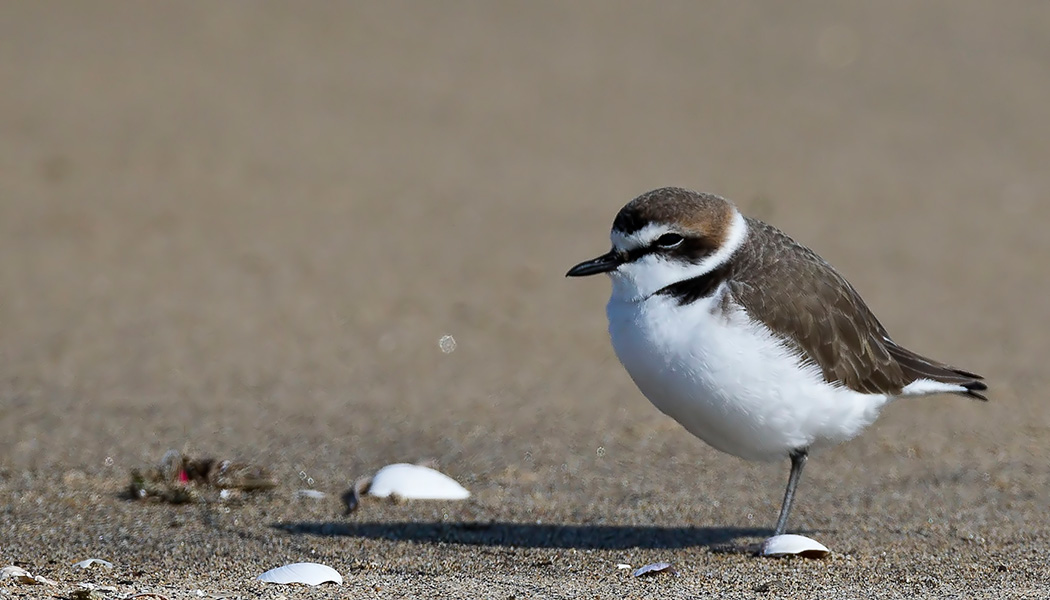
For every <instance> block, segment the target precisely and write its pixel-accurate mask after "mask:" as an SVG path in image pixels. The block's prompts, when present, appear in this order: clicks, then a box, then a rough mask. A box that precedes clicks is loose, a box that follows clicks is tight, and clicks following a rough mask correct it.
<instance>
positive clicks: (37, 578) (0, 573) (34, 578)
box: [0, 565, 58, 585]
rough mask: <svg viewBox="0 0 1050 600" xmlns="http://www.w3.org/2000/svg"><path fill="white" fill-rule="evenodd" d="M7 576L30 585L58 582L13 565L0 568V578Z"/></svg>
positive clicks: (54, 583) (55, 583)
mask: <svg viewBox="0 0 1050 600" xmlns="http://www.w3.org/2000/svg"><path fill="white" fill-rule="evenodd" d="M9 577H10V578H13V579H14V580H15V581H17V582H18V583H27V584H30V585H58V582H56V581H52V580H50V579H48V578H47V577H44V576H43V575H33V574H32V573H30V572H29V571H26V570H25V569H23V568H22V567H16V566H14V565H11V566H9V567H4V568H3V569H0V579H7V578H9Z"/></svg>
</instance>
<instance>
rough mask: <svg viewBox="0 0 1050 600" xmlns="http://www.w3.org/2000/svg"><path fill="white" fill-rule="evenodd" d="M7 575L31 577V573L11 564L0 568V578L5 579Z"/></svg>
mask: <svg viewBox="0 0 1050 600" xmlns="http://www.w3.org/2000/svg"><path fill="white" fill-rule="evenodd" d="M8 577H32V575H30V574H29V571H26V570H25V569H23V568H22V567H16V566H14V565H11V566H9V567H4V568H3V569H0V579H7V578H8Z"/></svg>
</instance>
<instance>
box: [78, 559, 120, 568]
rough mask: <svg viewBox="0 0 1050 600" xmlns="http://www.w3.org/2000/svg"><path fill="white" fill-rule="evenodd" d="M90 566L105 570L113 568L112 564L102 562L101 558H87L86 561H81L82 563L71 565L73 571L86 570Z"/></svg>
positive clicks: (106, 561)
mask: <svg viewBox="0 0 1050 600" xmlns="http://www.w3.org/2000/svg"><path fill="white" fill-rule="evenodd" d="M92 565H98V566H100V567H105V568H107V569H112V568H113V563H111V562H109V561H108V560H102V559H101V558H89V559H86V560H82V561H80V562H78V563H74V564H73V568H75V569H86V568H88V567H90V566H92Z"/></svg>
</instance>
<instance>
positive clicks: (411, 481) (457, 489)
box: [368, 463, 470, 500]
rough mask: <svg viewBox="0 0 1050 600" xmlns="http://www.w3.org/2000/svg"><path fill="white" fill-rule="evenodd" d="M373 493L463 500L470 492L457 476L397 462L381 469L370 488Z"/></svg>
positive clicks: (408, 497) (382, 496)
mask: <svg viewBox="0 0 1050 600" xmlns="http://www.w3.org/2000/svg"><path fill="white" fill-rule="evenodd" d="M368 494H369V495H370V496H376V497H377V498H387V497H389V496H391V495H394V496H398V497H400V498H405V499H409V500H463V499H464V498H469V497H470V492H469V491H467V489H466V488H465V487H463V486H461V485H460V484H459V483H457V482H456V480H455V479H452V478H451V477H449V476H448V475H445V474H444V473H441V472H440V471H435V470H434V469H431V468H429V467H423V466H420V465H410V464H406V463H398V464H394V465H387V466H385V467H383V468H382V469H379V472H377V473H376V474H375V475H374V476H373V477H372V485H371V486H370V487H369V489H368Z"/></svg>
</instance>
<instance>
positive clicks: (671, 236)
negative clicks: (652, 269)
mask: <svg viewBox="0 0 1050 600" xmlns="http://www.w3.org/2000/svg"><path fill="white" fill-rule="evenodd" d="M684 241H685V238H684V237H682V236H680V235H678V234H677V233H665V234H663V235H661V236H660V237H658V238H656V241H655V242H653V244H655V245H656V246H659V247H660V248H664V249H668V250H669V249H671V248H675V247H677V246H678V245H679V244H681V243H682V242H684Z"/></svg>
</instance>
